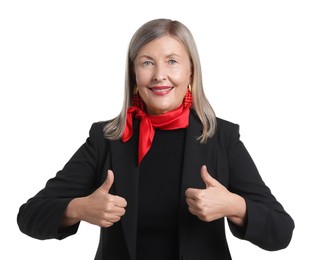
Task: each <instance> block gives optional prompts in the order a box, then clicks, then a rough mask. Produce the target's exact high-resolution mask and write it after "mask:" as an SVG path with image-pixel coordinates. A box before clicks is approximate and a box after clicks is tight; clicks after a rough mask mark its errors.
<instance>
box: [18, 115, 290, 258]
mask: <svg viewBox="0 0 325 260" xmlns="http://www.w3.org/2000/svg"><path fill="white" fill-rule="evenodd" d="M105 124H106V122H99V123H95V124H93V125H92V127H91V129H90V133H89V138H87V140H86V142H85V143H84V144H83V145H82V146H81V147H80V148H79V149H78V151H77V152H76V153H75V154H74V155H73V156H72V158H71V159H70V160H69V161H68V162H67V164H66V165H65V166H64V167H63V169H62V170H61V171H59V172H58V173H57V175H56V176H55V177H54V178H52V179H50V180H49V181H48V182H47V184H46V186H45V188H44V189H42V190H41V191H40V192H38V193H37V194H36V195H35V196H34V197H33V198H31V199H30V200H28V201H27V202H26V203H24V204H23V205H22V206H21V207H20V209H19V213H18V216H17V221H18V225H19V228H20V230H21V231H22V232H24V233H25V234H27V235H29V236H32V237H35V238H38V239H49V238H56V239H63V238H65V237H67V236H70V235H73V234H75V233H76V232H77V230H78V227H79V223H78V224H76V225H74V226H72V227H69V228H65V229H62V228H60V221H61V219H62V215H63V214H64V212H65V210H66V207H67V205H68V204H69V202H70V201H71V200H72V199H73V198H77V197H83V196H88V195H89V194H91V193H92V192H93V191H94V190H95V189H97V188H98V187H99V186H100V185H102V183H103V182H104V181H105V180H106V178H107V170H108V169H111V170H113V172H114V183H113V185H112V187H111V189H110V193H111V194H116V195H118V196H121V197H123V198H125V200H126V201H127V207H126V213H125V215H124V216H123V217H122V218H121V220H120V221H118V222H116V223H115V224H114V225H113V226H111V227H109V228H101V232H100V240H99V244H98V250H97V253H96V256H95V259H96V260H107V259H110V260H136V248H137V239H138V237H137V227H138V225H139V224H140V223H138V221H137V216H138V214H139V212H138V211H139V210H138V206H139V203H138V194H139V188H141V187H139V177H140V176H142V175H144V174H142V175H141V174H140V172H139V167H138V164H137V160H138V153H137V151H138V134H139V121H138V120H135V121H134V124H135V127H134V134H133V136H132V137H131V139H130V140H129V141H128V142H122V141H121V140H107V139H105V138H104V135H103V127H104V126H105ZM39 130H40V131H41V130H44V131H45V130H46V129H39ZM158 132H159V131H157V133H158ZM201 134H202V123H201V122H200V120H199V118H198V116H197V115H196V113H195V111H193V110H192V111H191V114H190V120H189V125H188V127H187V128H186V129H185V134H184V135H185V141H184V148H183V150H184V153H183V154H184V159H183V164H182V172H183V174H182V176H181V189H180V193H179V197H180V200H179V215H180V217H179V218H178V220H179V222H178V226H179V229H178V230H179V232H178V236H179V243H178V251H179V259H183V260H184V259H186V260H197V259H204V260H216V259H219V260H230V259H231V255H230V252H229V248H228V245H227V239H226V232H225V223H224V219H223V218H221V219H218V220H214V221H210V222H205V221H202V220H200V219H199V218H198V217H196V216H195V215H193V214H191V213H190V212H189V210H188V205H187V203H186V198H185V195H184V194H185V191H186V189H188V188H198V189H204V188H205V187H206V185H205V183H204V182H203V180H202V178H201V176H200V169H201V167H202V165H203V164H204V165H206V166H207V168H208V172H209V174H210V175H211V176H212V177H213V178H215V179H217V180H218V181H219V182H220V183H221V184H222V185H224V186H225V187H226V188H227V189H228V190H229V191H231V192H234V193H236V194H239V195H240V196H242V197H243V198H244V199H245V202H246V206H247V207H246V209H247V222H246V226H245V227H244V229H243V228H240V229H238V227H236V226H235V225H233V224H232V223H231V222H228V223H229V227H230V231H231V232H232V234H233V235H235V236H236V237H238V238H240V239H244V240H246V241H250V242H251V243H253V244H255V245H257V246H259V247H261V248H263V249H266V250H279V249H283V248H285V247H286V246H288V244H289V242H290V240H291V237H292V232H293V230H294V221H293V219H292V218H291V216H290V215H289V214H288V213H287V212H286V211H285V210H284V208H283V207H282V205H281V204H280V203H279V202H278V201H277V200H276V198H275V197H274V196H273V194H272V193H271V191H270V189H269V188H268V187H267V186H266V185H265V183H264V181H263V180H262V178H261V176H260V174H259V172H258V170H257V168H256V166H255V164H254V162H253V160H252V158H251V156H250V155H249V153H248V151H247V149H246V148H245V146H244V144H243V143H242V142H241V140H240V138H239V126H238V125H236V124H233V123H231V122H228V121H225V120H222V119H220V118H217V132H216V133H215V134H214V135H213V136H212V137H211V138H209V139H208V140H207V142H206V143H200V142H199V141H198V140H197V138H198V137H199V136H200V135H201ZM157 137H159V133H158V134H157V135H156V137H155V139H156V140H155V142H157V141H158V138H157ZM265 138H268V137H265ZM175 143H176V142H175ZM172 144H173V145H174V142H173V143H172ZM165 149H166V148H165ZM175 149H176V148H175ZM152 151H154V149H152V150H151V152H152ZM171 151H172V152H174V149H171ZM169 152H170V150H168V153H169ZM181 154H182V153H181ZM19 156H21V155H19V154H18V155H17V162H19ZM148 157H149V155H148ZM144 159H145V158H144ZM144 159H143V160H144ZM157 161H158V162H157V163H159V161H160V160H157ZM175 161H176V162H177V160H175ZM274 163H277V162H276V161H275V162H274ZM163 166H164V167H165V164H163ZM175 167H176V166H175ZM160 168H163V167H162V166H161V165H157V166H156V167H155V172H156V170H157V171H158V170H159V169H160ZM176 172H179V171H176ZM142 173H143V172H142ZM168 173H169V171H166V172H165V171H164V174H168ZM166 176H167V175H166ZM166 178H167V177H166ZM155 187H156V188H157V186H155ZM158 187H159V186H158ZM141 190H143V189H141ZM160 192H161V191H159V192H156V193H155V194H156V195H157V196H158V194H160ZM159 203H160V204H162V203H161V201H160V202H158V203H155V204H157V205H160V204H159ZM141 204H142V205H143V202H142V203H141ZM142 219H144V218H142ZM146 219H148V218H146ZM168 222H170V220H168ZM142 223H143V222H142ZM160 224H161V223H160ZM170 225H172V224H170ZM140 230H144V229H143V228H140ZM169 234H172V232H170V233H169ZM139 236H140V234H139ZM171 236H172V235H170V237H171ZM17 247H19V245H18V244H17ZM139 247H140V246H139ZM139 250H140V249H139ZM147 250H150V251H154V249H152V248H149V246H148V247H147ZM165 251H166V250H163V249H162V247H160V250H159V251H157V252H156V257H158V255H161V254H163V253H164V252H165ZM170 251H172V250H170ZM156 257H154V258H151V259H157V258H156ZM26 258H27V257H26ZM167 259H168V258H167Z"/></svg>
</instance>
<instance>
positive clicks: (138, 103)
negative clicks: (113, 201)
mask: <svg viewBox="0 0 325 260" xmlns="http://www.w3.org/2000/svg"><path fill="white" fill-rule="evenodd" d="M191 106H192V94H191V92H190V91H187V93H186V95H185V98H184V100H183V103H182V104H181V105H180V106H179V107H178V108H176V109H175V110H172V111H169V112H166V113H164V114H160V115H148V114H147V113H146V112H145V110H144V104H143V101H142V100H141V98H140V96H139V95H138V94H136V95H135V96H134V98H133V100H132V104H131V106H130V107H129V108H128V111H127V116H126V126H125V130H124V132H123V135H122V137H121V140H122V142H127V141H128V140H129V139H130V138H131V137H132V134H133V116H135V117H136V118H138V119H140V134H139V147H138V165H140V163H141V161H142V159H143V157H144V156H145V155H146V153H147V152H148V151H149V149H150V147H151V144H152V141H153V138H154V135H155V128H157V129H161V130H174V129H180V128H186V127H187V126H188V122H189V114H190V107H191Z"/></svg>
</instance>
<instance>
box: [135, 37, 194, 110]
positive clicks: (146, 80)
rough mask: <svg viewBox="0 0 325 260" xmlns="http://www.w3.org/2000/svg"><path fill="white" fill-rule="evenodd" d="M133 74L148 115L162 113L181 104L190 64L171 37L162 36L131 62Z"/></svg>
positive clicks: (188, 79) (189, 75)
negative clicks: (132, 63)
mask: <svg viewBox="0 0 325 260" xmlns="http://www.w3.org/2000/svg"><path fill="white" fill-rule="evenodd" d="M134 71H135V76H136V84H137V86H138V88H139V94H140V96H141V98H142V100H143V101H144V103H145V104H146V110H147V113H148V114H151V115H159V114H162V113H166V112H168V111H171V110H174V109H176V108H177V107H179V106H180V104H182V102H183V99H184V96H185V94H186V91H187V88H188V85H189V84H190V83H191V74H192V73H191V63H190V59H189V56H188V54H187V52H186V50H185V47H184V46H183V44H182V43H180V42H179V41H177V40H176V39H175V38H173V37H171V36H163V37H160V38H157V39H155V40H153V41H152V42H150V43H148V44H147V45H145V46H144V47H143V48H142V49H141V50H140V52H139V54H138V55H137V57H136V59H135V61H134Z"/></svg>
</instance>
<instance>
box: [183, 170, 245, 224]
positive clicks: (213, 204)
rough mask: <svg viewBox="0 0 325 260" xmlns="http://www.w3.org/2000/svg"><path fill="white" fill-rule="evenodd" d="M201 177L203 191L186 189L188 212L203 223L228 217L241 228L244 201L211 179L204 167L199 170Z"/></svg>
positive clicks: (243, 218)
mask: <svg viewBox="0 0 325 260" xmlns="http://www.w3.org/2000/svg"><path fill="white" fill-rule="evenodd" d="M201 177H202V180H203V181H204V183H205V185H206V188H205V189H194V188H188V189H187V190H186V192H185V196H186V202H187V204H188V209H189V211H190V212H191V213H192V214H193V215H195V216H197V217H198V218H199V219H201V220H203V221H207V222H210V221H213V220H216V219H220V218H223V217H228V219H229V220H230V221H231V222H233V223H234V224H236V225H238V226H242V225H243V224H244V223H245V216H246V203H245V200H244V199H243V198H242V197H240V196H239V195H237V194H235V193H232V192H230V191H228V190H227V189H226V188H225V187H224V186H223V185H222V184H221V183H220V182H218V181H217V180H216V179H214V178H212V177H211V175H210V174H209V173H208V171H207V168H206V166H205V165H204V166H202V168H201Z"/></svg>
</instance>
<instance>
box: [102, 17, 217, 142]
mask: <svg viewBox="0 0 325 260" xmlns="http://www.w3.org/2000/svg"><path fill="white" fill-rule="evenodd" d="M166 35H170V36H171V37H174V38H175V39H177V40H179V41H180V42H181V43H182V44H183V45H184V47H185V49H186V51H187V53H188V55H189V58H190V61H191V66H192V82H191V85H192V99H193V105H192V108H193V109H194V110H195V111H196V113H197V115H198V117H199V119H200V121H201V123H202V128H203V131H202V135H201V136H200V137H199V138H198V139H199V140H200V142H201V143H205V142H206V141H207V139H208V138H209V137H211V136H212V135H213V134H214V133H215V131H216V127H217V123H216V116H215V113H214V111H213V108H212V107H211V105H210V103H209V101H208V99H207V98H206V96H205V94H204V91H203V84H202V71H201V63H200V58H199V54H198V50H197V47H196V44H195V41H194V38H193V36H192V33H191V32H190V31H189V29H188V28H187V27H186V26H185V25H183V24H182V23H180V22H179V21H173V20H169V19H155V20H151V21H149V22H147V23H145V24H144V25H142V26H141V27H140V28H139V29H138V30H137V31H136V32H135V34H134V35H133V37H132V39H131V41H130V44H129V48H128V53H127V62H126V71H125V91H124V102H123V107H122V110H121V112H120V114H119V115H118V116H117V117H116V118H114V119H113V120H111V121H109V122H108V123H107V124H106V125H105V127H104V134H105V137H106V138H108V139H110V140H117V139H120V138H121V136H122V134H123V131H124V129H125V125H126V113H127V110H128V108H129V107H130V106H131V100H132V96H133V89H134V87H135V85H136V79H135V73H134V61H135V59H136V57H137V55H138V53H139V52H140V50H141V49H142V48H143V47H144V46H145V45H146V44H148V43H149V42H151V41H153V40H155V39H157V38H160V37H162V36H166Z"/></svg>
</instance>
